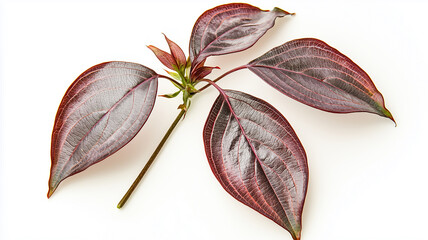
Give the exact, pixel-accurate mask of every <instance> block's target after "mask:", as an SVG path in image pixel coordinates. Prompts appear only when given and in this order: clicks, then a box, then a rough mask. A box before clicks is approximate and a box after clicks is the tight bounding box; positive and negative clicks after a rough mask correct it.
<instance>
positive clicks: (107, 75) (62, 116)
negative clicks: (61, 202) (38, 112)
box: [48, 62, 158, 197]
mask: <svg viewBox="0 0 428 240" xmlns="http://www.w3.org/2000/svg"><path fill="white" fill-rule="evenodd" d="M157 77H158V75H157V74H156V73H155V72H154V71H153V70H151V69H149V68H147V67H144V66H142V65H140V64H136V63H129V62H107V63H102V64H99V65H96V66H93V67H91V68H89V69H88V70H86V71H85V72H84V73H82V74H81V75H80V76H79V77H78V78H77V79H76V80H75V81H74V82H73V84H72V85H71V86H70V87H69V89H68V90H67V92H66V93H65V95H64V98H63V99H62V102H61V104H60V106H59V108H58V112H57V115H56V119H55V125H54V129H53V132H52V147H51V158H52V159H51V160H52V166H51V175H50V179H49V192H48V197H50V196H51V195H52V194H53V192H54V191H55V189H56V188H57V187H58V185H59V183H60V182H61V181H62V180H64V179H65V178H67V177H69V176H71V175H74V174H76V173H78V172H81V171H83V170H85V169H86V168H88V167H89V166H91V165H93V164H95V163H97V162H99V161H101V160H103V159H105V158H106V157H108V156H110V155H111V154H113V153H114V152H116V151H117V150H119V149H120V148H122V147H123V146H124V145H125V144H127V143H128V142H129V141H131V139H132V138H133V137H134V136H135V135H136V134H137V133H138V131H139V130H140V129H141V127H142V126H143V125H144V123H145V122H146V120H147V118H148V117H149V115H150V113H151V111H152V109H153V105H154V102H155V98H156V93H157V84H158V83H157Z"/></svg>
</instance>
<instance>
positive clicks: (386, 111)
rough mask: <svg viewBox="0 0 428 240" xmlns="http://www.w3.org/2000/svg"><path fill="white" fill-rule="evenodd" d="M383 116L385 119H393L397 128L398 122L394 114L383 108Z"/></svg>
mask: <svg viewBox="0 0 428 240" xmlns="http://www.w3.org/2000/svg"><path fill="white" fill-rule="evenodd" d="M382 114H383V116H384V117H386V118H389V119H391V120H392V121H393V122H394V124H395V126H396V127H397V122H396V121H395V119H394V117H393V116H392V113H391V112H390V111H389V110H388V109H386V108H383V109H382Z"/></svg>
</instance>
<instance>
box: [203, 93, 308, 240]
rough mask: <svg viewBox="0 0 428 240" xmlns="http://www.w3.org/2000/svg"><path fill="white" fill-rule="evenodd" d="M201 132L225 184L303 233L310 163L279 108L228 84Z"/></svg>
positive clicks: (285, 225) (294, 232) (232, 192)
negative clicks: (303, 213)
mask: <svg viewBox="0 0 428 240" xmlns="http://www.w3.org/2000/svg"><path fill="white" fill-rule="evenodd" d="M221 91H223V90H221ZM203 137H204V145H205V152H206V154H207V158H208V162H209V164H210V167H211V170H212V171H213V173H214V175H215V176H216V178H217V180H218V181H219V182H220V184H221V185H222V186H223V188H224V189H225V190H226V191H227V192H228V193H229V194H230V195H232V196H233V197H234V198H236V199H237V200H238V201H240V202H242V203H243V204H245V205H247V206H249V207H251V208H253V209H254V210H256V211H257V212H259V213H261V214H263V215H264V216H266V217H268V218H270V219H271V220H273V221H274V222H276V223H277V224H279V225H280V226H281V227H283V228H285V229H286V230H288V231H289V232H290V233H291V235H292V236H293V239H300V231H301V215H302V209H303V203H304V200H305V196H306V189H307V183H308V166H307V161H306V153H305V150H304V149H303V147H302V145H301V143H300V141H299V139H298V137H297V136H296V134H295V133H294V131H293V129H292V127H291V126H290V124H289V123H288V122H287V120H286V119H285V118H284V117H283V116H282V115H281V113H280V112H278V110H276V109H275V108H274V107H273V106H271V105H270V104H269V103H267V102H265V101H263V100H261V99H258V98H255V97H253V96H250V95H248V94H245V93H242V92H238V91H231V90H224V92H222V93H221V94H220V96H219V97H218V98H217V100H216V101H215V102H214V105H213V107H212V109H211V112H210V113H209V115H208V119H207V121H206V123H205V127H204V131H203Z"/></svg>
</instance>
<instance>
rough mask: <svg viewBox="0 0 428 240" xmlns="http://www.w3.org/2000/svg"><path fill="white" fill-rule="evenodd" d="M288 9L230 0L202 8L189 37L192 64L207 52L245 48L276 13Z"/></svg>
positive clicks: (273, 18) (225, 52)
mask: <svg viewBox="0 0 428 240" xmlns="http://www.w3.org/2000/svg"><path fill="white" fill-rule="evenodd" d="M289 14H290V13H288V12H286V11H284V10H282V9H279V8H274V9H273V10H272V11H264V10H261V9H259V8H257V7H254V6H251V5H248V4H243V3H231V4H225V5H220V6H217V7H215V8H213V9H210V10H208V11H206V12H204V13H203V14H202V15H201V16H200V17H199V18H198V20H197V21H196V23H195V25H194V27H193V30H192V35H191V37H190V60H191V61H192V68H193V67H195V66H196V65H198V64H199V63H200V62H202V61H203V60H205V59H206V58H207V57H209V56H214V55H222V54H228V53H233V52H239V51H242V50H245V49H247V48H249V47H251V46H252V45H254V44H255V43H256V42H257V40H259V39H260V38H261V37H262V36H263V34H265V32H266V31H267V30H269V29H270V28H271V27H273V25H274V22H275V19H276V18H277V17H283V16H285V15H289Z"/></svg>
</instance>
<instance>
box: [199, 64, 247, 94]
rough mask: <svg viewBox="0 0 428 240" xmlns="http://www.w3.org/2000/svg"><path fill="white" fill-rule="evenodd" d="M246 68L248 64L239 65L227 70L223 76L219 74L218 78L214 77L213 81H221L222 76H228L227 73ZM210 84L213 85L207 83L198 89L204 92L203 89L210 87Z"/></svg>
mask: <svg viewBox="0 0 428 240" xmlns="http://www.w3.org/2000/svg"><path fill="white" fill-rule="evenodd" d="M244 68H247V65H243V66H240V67H237V68H234V69H232V70H229V71H227V72H225V73H223V74H222V75H221V76H219V77H218V78H216V79H214V80H212V82H214V83H215V82H217V81H219V80H220V79H222V78H224V77H225V76H227V75H229V74H231V73H233V72H236V71H238V70H241V69H244ZM210 85H212V84H207V85H205V86H203V87H201V88H200V89H199V90H198V92H202V91H203V90H205V89H206V88H207V87H209V86H210Z"/></svg>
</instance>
